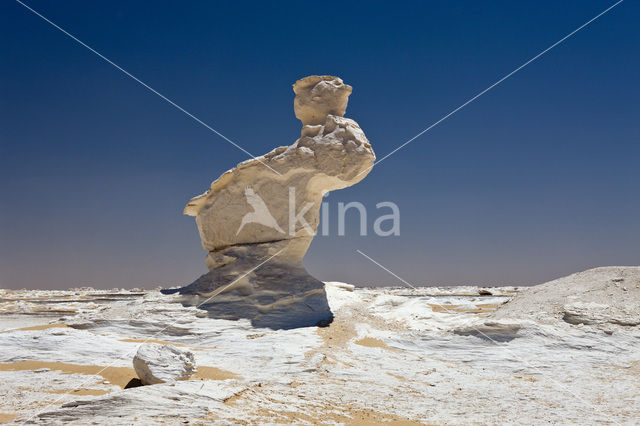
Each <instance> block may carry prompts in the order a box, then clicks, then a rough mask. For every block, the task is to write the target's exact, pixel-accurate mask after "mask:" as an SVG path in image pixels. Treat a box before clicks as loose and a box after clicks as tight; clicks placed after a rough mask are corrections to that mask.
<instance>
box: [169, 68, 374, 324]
mask: <svg viewBox="0 0 640 426" xmlns="http://www.w3.org/2000/svg"><path fill="white" fill-rule="evenodd" d="M293 90H294V92H295V94H296V97H295V100H294V109H295V114H296V117H297V118H298V119H300V121H302V124H303V127H302V131H301V136H300V138H299V139H298V140H297V141H296V142H295V143H293V144H292V145H290V146H280V147H278V148H276V149H274V150H273V151H271V152H269V153H268V154H265V155H263V156H261V157H258V158H255V159H251V160H248V161H245V162H242V163H240V164H238V165H237V166H236V167H235V168H234V169H231V170H229V171H227V172H225V173H223V174H222V176H220V177H219V178H218V179H217V180H215V181H214V182H213V183H212V184H211V186H210V188H209V189H208V190H207V192H205V193H204V194H202V195H200V196H198V197H195V198H193V199H192V200H191V201H189V203H188V204H187V206H186V207H185V209H184V213H185V214H187V215H190V216H195V218H196V223H197V225H198V230H199V232H200V238H201V240H202V246H203V247H204V249H205V250H207V251H208V255H207V257H206V264H207V267H208V268H209V270H210V272H209V273H207V274H205V275H203V276H201V277H200V278H198V279H197V280H196V281H195V282H194V283H192V284H191V285H189V286H186V287H184V288H182V289H179V290H177V291H178V292H179V293H180V294H182V295H184V296H185V298H184V302H185V303H186V304H189V305H201V307H202V308H204V309H206V310H208V311H209V315H210V316H213V317H216V318H229V319H237V318H249V319H251V320H252V322H253V324H254V325H256V326H265V327H271V328H292V327H300V326H309V325H315V324H318V323H323V322H328V321H330V320H331V318H332V315H331V311H330V309H329V306H328V304H327V300H326V294H325V292H324V286H323V284H322V282H320V281H318V280H317V279H315V278H313V277H312V276H310V275H309V274H308V273H307V271H306V270H305V268H304V266H303V264H302V259H303V257H304V254H305V253H306V251H307V249H308V248H309V244H310V243H311V240H312V239H313V236H314V235H315V233H316V231H317V227H318V222H319V210H320V205H321V203H322V197H323V195H324V194H325V193H327V192H329V191H334V190H337V189H342V188H346V187H348V186H351V185H354V184H355V183H357V182H359V181H360V180H362V179H363V178H364V177H365V176H366V175H367V173H368V172H369V171H370V170H371V167H372V166H373V162H374V160H375V155H374V153H373V149H372V148H371V145H370V144H369V141H368V140H367V138H366V137H365V135H364V133H363V132H362V130H361V129H360V127H359V126H358V123H356V122H355V121H353V120H351V119H349V118H344V117H343V115H344V113H345V110H346V107H347V101H348V97H349V95H350V94H351V90H352V89H351V87H350V86H348V85H346V84H344V83H343V82H342V80H341V79H340V78H338V77H332V76H310V77H306V78H303V79H301V80H298V81H297V82H296V83H295V84H294V86H293ZM272 256H274V257H273V258H272ZM263 262H264V264H263ZM165 292H167V291H165ZM209 299H210V300H209Z"/></svg>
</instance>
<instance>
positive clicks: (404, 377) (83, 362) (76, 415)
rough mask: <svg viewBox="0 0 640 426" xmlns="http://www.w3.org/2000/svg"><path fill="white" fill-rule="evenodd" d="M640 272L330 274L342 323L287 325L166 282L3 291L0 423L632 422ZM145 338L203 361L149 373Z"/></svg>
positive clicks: (637, 414) (638, 366)
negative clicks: (485, 277) (375, 283)
mask: <svg viewBox="0 0 640 426" xmlns="http://www.w3.org/2000/svg"><path fill="white" fill-rule="evenodd" d="M639 271H640V268H637V267H636V268H600V269H596V270H591V271H586V272H584V273H582V274H575V275H572V276H570V277H566V278H563V279H561V280H557V281H554V282H551V283H547V284H544V285H541V286H537V287H532V288H524V287H522V288H515V287H491V288H482V287H442V288H436V287H423V288H405V287H385V288H354V287H353V286H351V285H349V284H343V283H334V282H329V283H326V284H325V286H326V291H327V295H328V300H329V304H330V306H331V310H332V311H333V313H334V315H335V319H334V321H333V322H332V323H331V325H330V326H328V327H304V328H297V329H291V330H272V329H268V328H255V327H252V326H251V324H250V322H249V321H248V320H237V321H230V320H222V319H212V318H210V317H208V316H207V312H206V311H203V310H201V309H197V308H195V307H183V306H182V305H181V304H180V303H177V301H176V300H177V299H175V298H174V297H175V296H167V295H162V294H160V293H159V292H158V291H157V290H135V289H134V290H118V289H114V290H95V289H90V288H77V289H70V290H66V291H40V290H0V397H1V399H2V404H1V408H0V421H2V422H7V423H11V422H16V423H27V424H30V423H35V424H63V423H64V424H83V425H84V424H103V423H104V424H131V423H134V422H141V423H144V424H211V423H219V424H256V423H271V424H274V423H276V424H277V423H297V424H372V423H380V422H389V423H391V424H407V425H408V424H504V423H522V422H525V423H533V424H543V423H549V422H551V423H562V424H586V423H603V424H634V423H635V422H637V420H638V419H639V418H640V350H639V349H640V330H639V328H640V327H638V324H639V323H640V319H638V303H637V302H638V299H637V295H638V293H639V292H640V280H639V277H640V273H639ZM545 286H546V287H545ZM600 291H603V292H604V293H600ZM601 294H602V295H604V296H602V295H601ZM607 300H608V301H610V303H609V305H607ZM614 302H615V303H614ZM614 305H615V306H614ZM636 320H637V321H636ZM143 342H156V343H166V344H171V345H174V346H176V347H179V348H183V349H188V350H190V351H192V352H193V353H194V354H195V359H196V363H197V372H196V373H195V374H194V375H193V376H192V377H191V378H190V379H189V380H182V381H174V382H170V383H162V384H156V385H148V386H141V385H140V382H139V380H137V377H136V373H135V371H134V369H133V367H132V358H133V356H134V355H135V353H136V350H137V348H138V346H139V345H140V344H142V343H143Z"/></svg>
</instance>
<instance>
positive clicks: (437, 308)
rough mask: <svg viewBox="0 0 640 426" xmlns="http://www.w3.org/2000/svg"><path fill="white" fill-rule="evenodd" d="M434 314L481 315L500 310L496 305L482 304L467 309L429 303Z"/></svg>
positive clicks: (458, 306) (459, 306)
mask: <svg viewBox="0 0 640 426" xmlns="http://www.w3.org/2000/svg"><path fill="white" fill-rule="evenodd" d="M428 305H429V306H430V307H431V310H432V311H433V312H444V313H448V314H460V313H470V314H481V313H487V312H493V311H495V310H496V309H497V308H498V306H499V305H498V304H496V303H482V304H479V305H475V307H474V308H465V307H464V306H465V305H436V304H433V303H428Z"/></svg>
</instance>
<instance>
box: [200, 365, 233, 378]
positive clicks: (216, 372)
mask: <svg viewBox="0 0 640 426" xmlns="http://www.w3.org/2000/svg"><path fill="white" fill-rule="evenodd" d="M191 378H192V379H205V380H227V379H238V378H240V377H239V376H238V375H237V374H235V373H232V372H231V371H226V370H222V369H220V368H217V367H206V366H204V367H198V369H197V370H196V372H195V374H194V375H193V376H191Z"/></svg>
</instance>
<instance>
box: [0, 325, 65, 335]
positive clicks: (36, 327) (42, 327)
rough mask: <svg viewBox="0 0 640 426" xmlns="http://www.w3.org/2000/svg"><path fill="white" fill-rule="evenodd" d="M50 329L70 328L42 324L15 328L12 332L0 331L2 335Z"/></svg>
mask: <svg viewBox="0 0 640 426" xmlns="http://www.w3.org/2000/svg"><path fill="white" fill-rule="evenodd" d="M49 328H70V327H69V326H68V325H67V324H60V323H55V324H42V325H32V326H31V327H22V328H13V329H11V330H5V331H0V333H10V332H12V331H30V330H46V329H49Z"/></svg>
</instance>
